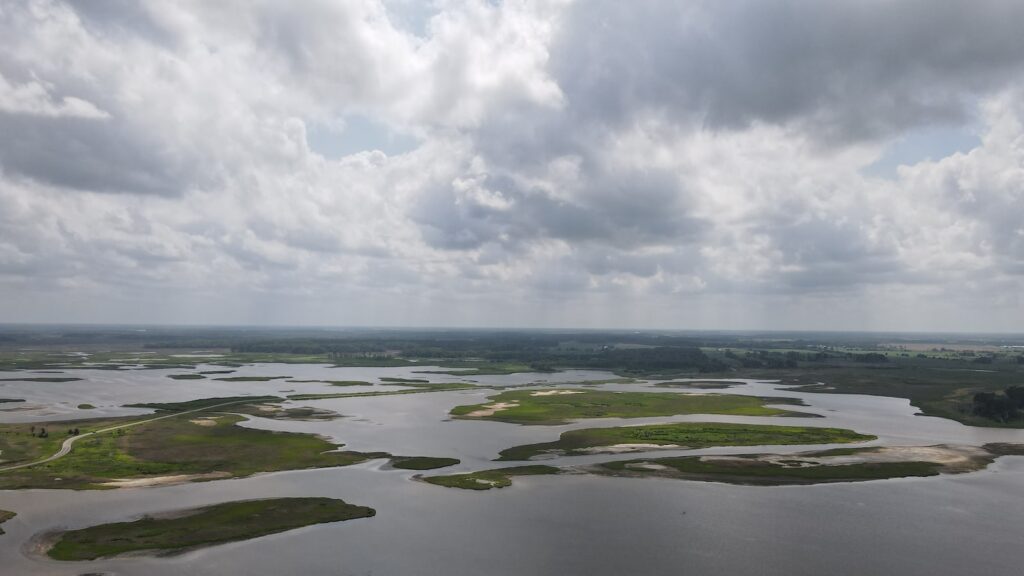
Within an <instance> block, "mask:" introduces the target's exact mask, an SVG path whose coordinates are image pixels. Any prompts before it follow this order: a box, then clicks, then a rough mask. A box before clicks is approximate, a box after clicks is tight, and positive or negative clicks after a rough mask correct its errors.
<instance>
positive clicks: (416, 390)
mask: <svg viewBox="0 0 1024 576" xmlns="http://www.w3.org/2000/svg"><path fill="white" fill-rule="evenodd" d="M401 386H410V387H411V388H413V389H412V390H383V391H377V392H336V393H333V394H289V395H288V399H289V400H330V399H333V398H362V397H370V396H400V395H402V394H422V393H424V392H445V391H448V390H465V389H466V388H478V386H475V385H473V384H467V383H465V382H452V383H436V384H431V383H426V384H418V385H411V384H408V383H406V384H401Z"/></svg>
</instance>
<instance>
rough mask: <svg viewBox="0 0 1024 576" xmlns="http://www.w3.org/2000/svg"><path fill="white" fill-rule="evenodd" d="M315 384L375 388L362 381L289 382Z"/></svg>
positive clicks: (290, 382)
mask: <svg viewBox="0 0 1024 576" xmlns="http://www.w3.org/2000/svg"><path fill="white" fill-rule="evenodd" d="M314 382H320V383H323V384H330V385H331V386H373V384H372V383H370V382H363V381H362V380H288V383H289V384H312V383H314Z"/></svg>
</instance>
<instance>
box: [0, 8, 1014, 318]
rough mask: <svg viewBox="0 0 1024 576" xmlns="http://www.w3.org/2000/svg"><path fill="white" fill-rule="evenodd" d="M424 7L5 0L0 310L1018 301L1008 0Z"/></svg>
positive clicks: (205, 311) (991, 306)
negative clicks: (886, 164)
mask: <svg viewBox="0 0 1024 576" xmlns="http://www.w3.org/2000/svg"><path fill="white" fill-rule="evenodd" d="M414 4H415V3H412V4H410V3H406V2H404V1H396V0H387V1H379V0H358V1H353V2H333V1H328V0H318V1H315V2H307V3H303V4H302V5H301V6H292V5H288V6H287V7H285V6H284V5H282V4H281V3H279V2H271V1H258V2H251V1H241V0H240V1H237V2H235V1H232V2H215V3H210V2H201V1H195V2H191V1H189V2H178V3H173V4H168V3H161V2H123V1H121V0H99V1H85V0H81V1H79V0H64V1H60V0H14V1H11V2H7V3H5V4H4V6H3V8H0V133H3V134H4V137H3V138H2V139H0V294H2V295H3V296H4V298H3V299H2V300H0V302H2V303H0V319H7V320H18V321H21V320H47V321H62V320H63V321H119V322H120V321H139V322H145V321H154V322H158V321H188V322H228V323H239V322H240V323H261V322H277V323H303V322H312V323H334V324H391V325H416V324H431V325H438V324H460V325H461V324H473V325H481V324H486V325H491V324H494V325H562V326H659V327H668V328H671V327H675V328H690V327H703V328H713V327H726V328H728V327H734V328H740V327H761V328H772V327H774V328H863V329H876V328H887V329H897V328H903V329H978V330H1010V329H1016V328H1017V327H1015V326H1013V325H1012V324H1013V322H1012V318H1019V317H1020V313H1021V312H1022V311H1024V310H1022V307H1024V303H1022V302H1021V301H1020V300H1019V297H1018V296H1016V295H1017V294H1020V293H1021V292H1022V288H1024V228H1022V224H1021V222H1024V144H1022V142H1024V86H1022V85H1021V84H1020V83H1019V81H1018V80H1017V79H1018V78H1020V77H1022V75H1021V73H1022V72H1024V36H1022V35H1020V34H1019V31H1018V30H1017V28H1018V26H1017V23H1018V22H1020V21H1021V20H1024V7H1021V6H1020V4H1019V3H1016V2H1001V1H997V0H984V1H982V2H971V3H968V2H948V3H941V4H938V5H937V4H935V3H934V2H927V1H925V0H920V1H918V0H911V1H909V2H891V1H888V0H871V1H868V2H860V3H821V2H811V1H796V0H772V1H769V2H764V1H749V2H747V1H742V2H730V3H722V2H703V1H694V2H685V3H679V2H667V1H666V2H661V1H651V2H639V3H637V2H634V3H622V2H612V1H597V2H586V3H583V2H574V1H570V0H547V1H544V0H506V1H504V2H499V3H495V2H486V1H484V0H444V1H440V2H436V3H434V4H432V5H431V8H430V9H429V10H425V9H423V8H422V6H416V5H414ZM353 117H359V118H366V119H367V122H368V123H372V124H373V125H378V126H381V127H382V129H387V130H391V131H394V132H395V133H400V134H407V135H410V136H412V137H414V138H412V139H411V141H412V142H415V144H414V145H413V147H412V149H411V150H409V151H406V152H403V153H401V154H393V155H388V154H387V153H385V152H382V151H378V150H373V149H372V143H369V142H360V141H359V134H358V132H357V131H353V132H347V131H345V130H343V129H338V130H334V133H332V137H337V138H349V139H354V140H352V141H347V142H345V143H344V144H345V145H344V146H342V147H340V148H344V149H345V150H359V149H360V147H361V145H364V146H365V149H363V151H361V152H357V153H354V154H351V155H348V156H343V157H341V158H328V157H325V156H323V155H321V154H320V153H319V152H318V151H317V148H316V147H315V146H313V147H311V146H310V144H309V142H310V141H311V136H310V131H311V130H313V129H321V128H322V127H332V126H334V127H343V126H344V125H345V124H346V122H348V121H349V119H351V118H353ZM949 125H954V126H955V125H970V126H974V127H976V128H977V130H978V131H979V134H980V136H981V140H980V144H979V145H978V146H977V147H975V148H973V149H971V150H966V151H963V152H953V151H950V153H949V154H947V155H946V156H945V157H942V158H933V159H931V160H925V159H923V158H922V159H921V160H920V161H918V162H915V163H911V164H908V165H905V166H901V167H899V168H898V170H897V171H896V175H895V176H894V177H893V178H889V179H885V178H879V177H877V176H872V175H871V172H870V170H868V167H870V166H871V165H872V164H873V163H874V162H876V161H877V160H878V159H879V158H880V157H882V156H883V155H884V154H885V151H886V149H887V146H889V145H890V144H891V143H892V142H893V141H895V140H897V139H899V138H900V137H901V136H902V135H904V134H906V133H907V131H910V130H917V129H921V128H928V127H930V126H949ZM58 301H59V302H60V303H61V304H59V305H57V304H54V302H58ZM965 309H970V310H971V314H970V315H969V316H970V318H969V320H968V321H966V322H965V321H964V320H963V318H962V317H961V316H962V315H958V314H956V313H955V311H956V310H965Z"/></svg>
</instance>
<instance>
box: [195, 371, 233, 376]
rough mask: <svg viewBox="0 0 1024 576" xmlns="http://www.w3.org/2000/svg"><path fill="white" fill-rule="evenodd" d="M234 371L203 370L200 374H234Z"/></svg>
mask: <svg viewBox="0 0 1024 576" xmlns="http://www.w3.org/2000/svg"><path fill="white" fill-rule="evenodd" d="M234 372H235V371H234V370H202V371H200V372H199V373H200V374H207V375H208V374H233V373H234Z"/></svg>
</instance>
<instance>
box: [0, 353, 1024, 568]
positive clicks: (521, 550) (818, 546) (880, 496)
mask: <svg viewBox="0 0 1024 576" xmlns="http://www.w3.org/2000/svg"><path fill="white" fill-rule="evenodd" d="M211 369H213V368H211ZM418 369H420V370H422V369H423V368H418ZM180 372H182V371H180V370H169V371H164V370H146V371H132V372H110V371H101V370H80V371H69V374H71V375H79V376H81V377H83V378H86V380H85V381H81V382H69V383H60V384H56V383H11V382H5V383H2V384H0V397H15V398H26V399H27V400H28V401H29V402H28V404H29V405H35V406H38V407H37V408H34V409H32V410H22V411H13V412H0V421H5V422H12V421H30V420H32V421H38V420H42V419H53V418H55V417H70V416H78V417H82V416H94V415H97V414H126V413H142V412H145V411H139V410H126V409H123V408H118V406H119V405H120V404H123V403H127V402H141V401H175V400H190V399H194V398H200V397H208V396H229V395H239V394H246V393H251V394H279V393H280V391H281V390H295V392H297V393H298V392H334V391H344V392H356V391H360V390H369V389H365V388H333V387H328V386H326V385H324V384H317V383H310V384H298V383H285V382H283V381H274V382H241V383H230V382H217V381H211V380H205V381H204V380H199V381H189V380H179V381H176V380H170V379H168V378H166V374H168V373H180ZM238 375H270V376H274V375H289V376H294V377H295V378H297V379H314V378H319V379H332V380H370V381H376V380H377V379H378V378H379V377H380V376H399V377H423V378H429V379H430V380H431V381H434V382H442V381H455V380H464V379H461V378H452V377H450V376H444V375H436V374H433V375H424V374H414V373H413V372H412V370H411V369H407V368H402V369H396V368H328V367H324V366H313V365H304V366H295V365H261V366H252V367H245V368H242V369H240V370H239V371H238V372H236V373H235V374H231V375H230V376H238ZM8 377H9V376H8ZM608 377H610V376H609V375H608V374H605V373H599V372H582V371H577V372H573V373H561V374H528V375H526V374H517V375H511V376H478V377H472V378H471V379H472V380H476V381H479V382H480V383H485V384H500V385H508V384H529V383H532V382H536V381H538V380H547V381H549V382H556V381H568V382H572V381H579V380H584V379H602V378H608ZM603 388H606V389H621V390H638V389H644V388H646V386H644V385H640V384H628V385H607V386H603ZM378 389H389V388H378ZM659 390H664V389H659ZM679 392H680V393H687V392H689V391H687V390H679ZM694 392H698V391H694ZM722 392H728V393H739V394H757V395H766V396H770V395H774V396H796V397H800V398H803V399H804V400H805V401H806V402H807V403H808V404H810V405H811V406H809V407H804V408H799V410H802V411H807V412H813V413H817V414H821V415H823V416H825V418H815V419H808V420H795V419H785V420H783V421H780V420H778V419H772V418H739V417H693V416H691V417H676V418H669V419H664V418H662V419H649V420H648V419H633V420H628V421H623V420H618V419H607V420H600V421H594V420H591V421H587V422H584V423H577V424H572V425H568V426H558V427H524V426H516V425H510V424H503V423H494V422H467V421H459V420H456V421H449V420H447V412H448V410H449V409H450V408H451V407H452V406H455V405H458V404H467V403H476V402H480V401H482V400H484V399H485V398H486V396H487V395H488V394H492V393H493V392H491V391H487V390H480V391H477V390H469V391H456V392H443V393H428V394H413V395H406V396H392V397H369V398H346V399H334V400H320V401H315V402H309V401H306V402H301V403H300V404H301V405H311V406H317V407H323V408H329V409H332V410H335V411H337V412H339V413H341V414H344V415H345V416H346V417H345V418H342V419H338V420H334V421H329V422H286V421H274V420H265V419H253V420H250V421H249V422H247V423H246V425H248V426H253V427H257V428H265V429H279V430H295V431H305V432H315V433H318V434H323V435H325V436H329V437H332V438H334V439H335V440H336V441H338V442H344V443H346V444H347V447H349V448H351V449H355V450H385V451H389V452H392V453H395V454H407V455H432V456H453V457H456V458H460V459H462V460H463V463H462V464H461V465H460V466H458V467H457V468H453V469H449V470H475V469H481V468H483V467H493V466H494V465H495V463H493V462H490V459H492V458H494V457H496V456H497V452H498V451H499V450H501V449H503V448H507V447H509V446H513V445H516V444H522V443H528V442H543V441H547V440H553V439H555V438H557V436H558V435H559V434H560V433H561V432H562V431H564V430H567V429H571V428H579V427H592V426H597V425H618V424H622V423H631V424H640V423H644V422H654V421H666V420H675V421H687V420H717V421H735V422H764V423H777V424H779V423H782V424H795V423H798V422H799V423H801V424H807V425H815V426H842V427H849V428H853V429H855V430H857V431H859V432H865V433H872V434H876V435H878V436H879V440H878V441H877V443H879V444H889V445H897V444H908V445H909V444H913V445H926V444H937V443H951V444H968V445H979V444H983V443H985V442H993V441H1009V442H1024V431H1015V430H995V429H978V428H970V427H966V426H963V425H960V424H958V423H956V422H952V421H947V420H942V419H937V418H926V417H921V416H914V413H915V412H916V410H915V409H913V408H912V407H911V406H910V405H909V403H908V402H907V401H906V400H900V399H894V398H880V397H871V396H854V395H814V394H797V393H791V392H788V391H785V390H777V389H776V386H775V385H773V384H771V383H764V382H760V383H754V382H751V383H746V384H744V385H742V386H737V387H735V388H732V389H730V390H725V391H722ZM83 402H88V403H92V404H95V405H97V406H99V407H100V409H99V410H96V411H87V412H85V413H83V412H82V411H79V410H77V409H75V406H76V405H77V404H79V403H83ZM58 415H60V416H58ZM771 449H772V450H773V451H780V452H781V451H798V450H806V449H807V448H806V447H792V446H787V447H778V448H771ZM754 450H757V448H751V447H744V448H739V449H735V448H734V449H727V448H719V449H710V450H701V451H689V452H685V453H688V454H700V453H729V452H751V451H754ZM677 453H678V454H683V453H684V452H678V451H665V452H660V453H659V454H661V455H670V454H677ZM611 458H613V457H612V456H608V455H603V456H587V457H577V458H559V459H555V460H553V461H552V463H554V464H570V463H571V464H583V463H589V462H595V461H603V460H608V459H611ZM410 476H411V473H410V472H408V471H402V470H394V469H389V468H388V467H387V466H386V465H384V463H383V461H375V462H368V463H364V464H362V465H358V466H351V467H346V468H336V469H327V470H310V471H295V472H282V473H276V474H264V475H259V476H255V477H251V478H246V479H241V480H228V481H221V482H207V483H199V484H189V485H183V486H171V487H165V488H150V489H131V490H114V491H102V492H99V491H86V492H73V491H21V492H2V491H0V508H4V509H10V510H14V511H16V512H18V513H19V516H18V517H17V518H15V519H14V520H12V521H10V522H8V523H6V524H5V525H4V529H5V530H6V531H7V534H6V535H5V536H0V574H55V575H77V574H81V573H83V572H108V573H111V574H140V575H141V574H145V575H164V574H167V575H170V574H204V575H206V574H209V575H221V574H224V575H227V574H283V573H284V574H287V573H305V574H352V575H367V574H374V575H405V574H409V575H429V574H439V575H440V574H444V575H446V576H453V575H454V576H460V575H473V576H479V575H481V574H495V575H503V574H509V575H512V574H515V575H516V576H522V575H523V574H553V575H554V574H588V575H589V574H596V575H604V574H607V575H616V576H621V575H622V574H673V575H678V574H690V575H692V574H741V575H742V574H751V575H753V574H757V575H764V574H786V575H804V574H806V575H819V574H840V575H845V574H850V575H858V576H860V575H864V574H887V573H898V574H901V575H913V574H922V575H924V574H928V575H935V574H951V575H952V574H970V573H977V574H981V573H984V574H992V575H1002V574H1006V575H1011V574H1012V575H1018V574H1020V573H1021V568H1020V565H1021V564H1020V558H1019V554H1018V550H1019V549H1020V546H1021V545H1022V544H1024V531H1022V529H1021V528H1020V526H1021V524H1022V522H1024V498H1022V496H1024V458H1017V457H1007V458H1001V459H999V460H998V461H997V462H996V464H995V465H994V466H992V467H990V469H989V470H986V471H982V472H976V473H972V474H966V475H959V476H942V477H938V478H926V479H898V480H887V481H879V482H869V483H856V484H833V485H822V486H801V487H742V486H728V485H720V484H711V483H699V482H682V481H675V480H662V479H642V480H640V479H619V478H599V477H591V476H560V477H536V478H517V479H516V480H515V484H514V485H513V487H511V488H508V489H504V490H492V491H488V492H470V491H463V490H451V489H445V488H441V487H437V486H431V485H428V484H424V483H420V482H414V481H411V480H410ZM299 495H313V496H330V497H335V498H342V499H345V500H348V501H350V502H354V503H358V504H364V505H368V506H372V507H374V508H376V509H377V511H378V515H377V516H376V517H375V518H370V519H364V520H356V521H351V522H345V523H339V524H332V525H323V526H312V527H307V528H304V529H300V530H295V531H291V532H287V533H283V534H277V535H273V536H268V537H265V538H260V539H256V540H250V541H247V542H239V543H235V544H229V545H224V546H218V547H215V548H209V549H205V550H201V551H197V552H192V553H189V554H185V555H182V556H178V557H174V558H163V559H147V558H132V559H117V560H104V561H96V562H89V563H71V564H69V563H58V562H54V561H49V560H45V559H41V558H38V557H32V556H29V555H27V554H26V553H25V552H24V550H23V548H24V546H25V544H26V542H28V541H29V540H30V538H31V537H32V536H33V535H34V534H36V533H38V532H40V531H45V530H49V529H54V528H59V527H64V528H76V527H81V526H86V525H90V524H95V523H100V522H110V521H121V520H129V519H132V518H134V517H138V516H139V515H141V514H144V513H148V512H157V511H162V510H168V509H174V508H180V507H191V506H196V505H203V504H210V503H215V502H220V501H224V500H235V499H243V498H260V497H271V496H299Z"/></svg>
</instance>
